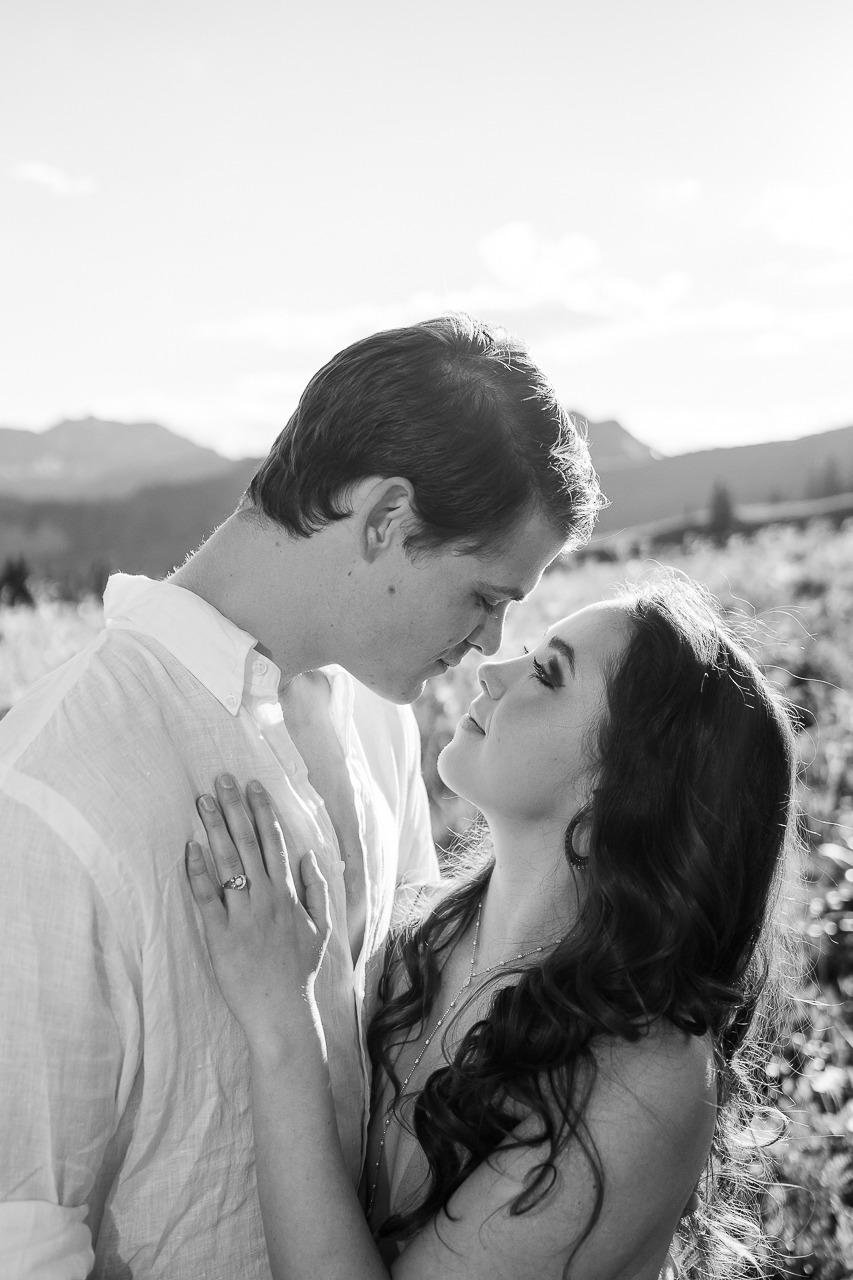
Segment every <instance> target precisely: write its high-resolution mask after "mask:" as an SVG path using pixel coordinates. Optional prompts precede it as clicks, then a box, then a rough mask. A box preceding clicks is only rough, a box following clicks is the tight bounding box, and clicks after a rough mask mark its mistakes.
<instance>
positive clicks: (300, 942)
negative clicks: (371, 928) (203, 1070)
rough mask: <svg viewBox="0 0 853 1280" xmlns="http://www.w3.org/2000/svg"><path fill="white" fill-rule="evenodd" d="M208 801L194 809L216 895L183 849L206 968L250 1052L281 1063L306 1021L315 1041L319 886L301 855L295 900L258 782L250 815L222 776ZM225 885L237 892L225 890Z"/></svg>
mask: <svg viewBox="0 0 853 1280" xmlns="http://www.w3.org/2000/svg"><path fill="white" fill-rule="evenodd" d="M216 794H217V799H218V802H219V803H218V805H217V803H216V800H215V799H214V798H213V797H212V796H201V797H200V798H199V801H198V811H199V814H200V815H201V820H202V822H203V823H204V827H205V830H206V832H207V839H208V843H209V845H210V851H211V853H212V855H213V861H214V864H215V866H216V870H217V873H218V875H219V876H220V878H221V880H222V887H221V888H220V886H219V885H217V884H216V883H215V882H214V881H213V880H212V879H211V877H210V875H209V873H208V870H207V867H206V865H205V861H204V855H203V853H202V850H201V846H200V845H199V844H197V843H196V842H195V841H191V842H190V843H189V844H188V845H187V871H188V873H189V878H190V885H191V886H192V891H193V896H194V897H195V900H196V902H197V903H198V906H199V909H200V911H201V916H202V921H203V923H204V932H205V936H206V938H207V947H208V951H209V952H210V959H211V963H212V964H213V971H214V973H215V974H216V979H217V981H218V983H219V986H220V988H221V990H222V994H223V996H224V997H225V1001H226V1003H227V1004H228V1007H229V1009H230V1010H231V1012H232V1013H233V1014H234V1017H235V1018H236V1019H237V1021H238V1022H239V1023H240V1025H241V1027H242V1028H243V1031H244V1032H245V1034H246V1038H247V1040H248V1041H249V1047H250V1049H251V1050H252V1052H253V1053H254V1054H256V1055H257V1054H261V1055H266V1056H268V1057H269V1056H272V1057H273V1058H275V1057H281V1056H291V1055H293V1054H295V1053H297V1052H298V1051H299V1050H300V1048H302V1047H304V1044H305V1037H306V1032H307V1033H308V1034H311V1030H310V1027H309V1023H310V1024H313V1028H314V1030H315V1031H316V1032H317V1034H319V1035H320V1036H321V1038H322V1029H321V1028H320V1024H319V1018H318V1015H317V1010H316V1006H315V1004H314V996H313V991H314V979H315V977H316V975H317V972H318V971H319V968H320V964H321V962H322V959H323V955H324V953H325V950H326V944H327V942H328V940H329V934H330V933H331V919H330V913H329V891H328V886H327V884H326V881H325V880H324V879H323V876H322V874H321V872H320V869H319V867H318V865H317V860H316V858H315V856H314V852H313V850H309V851H308V853H306V854H305V855H304V857H303V858H302V859H301V861H300V863H299V867H298V874H299V876H300V879H301V885H300V888H301V889H302V890H303V892H302V893H301V894H300V895H297V887H296V884H295V883H294V878H293V874H292V872H291V869H290V862H289V860H288V857H287V850H286V848H285V843H284V836H283V835H282V831H281V827H280V826H279V823H278V819H277V818H276V815H275V811H274V810H273V807H272V804H271V802H270V798H269V796H268V795H267V793H266V791H265V790H264V788H263V787H262V786H261V784H260V783H259V782H250V783H249V785H248V788H247V790H246V796H247V799H248V802H249V808H250V811H251V813H249V812H247V810H246V808H245V806H244V804H243V801H242V800H241V798H240V791H239V789H238V787H237V784H236V782H235V781H234V779H233V778H232V777H231V776H230V775H229V774H223V775H221V776H220V777H219V778H217V780H216ZM259 840H260V844H259V843H258V841H259ZM232 881H233V882H234V883H235V885H236V886H239V885H240V884H241V883H242V884H243V885H244V887H229V882H232ZM300 896H301V897H303V898H304V901H305V904H306V905H305V906H304V907H303V906H302V904H301V903H300V901H299V897H300Z"/></svg>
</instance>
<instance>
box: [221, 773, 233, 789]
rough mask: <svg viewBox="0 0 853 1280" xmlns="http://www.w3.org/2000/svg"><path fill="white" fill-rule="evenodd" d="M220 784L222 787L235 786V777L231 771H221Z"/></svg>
mask: <svg viewBox="0 0 853 1280" xmlns="http://www.w3.org/2000/svg"><path fill="white" fill-rule="evenodd" d="M219 785H220V787H233V786H234V779H233V778H232V776H231V774H230V773H220V775H219Z"/></svg>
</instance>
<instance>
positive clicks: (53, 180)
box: [8, 160, 95, 196]
mask: <svg viewBox="0 0 853 1280" xmlns="http://www.w3.org/2000/svg"><path fill="white" fill-rule="evenodd" d="M8 172H9V177H10V178H13V179H14V180H15V181H16V182H34V183H35V184H36V185H37V186H41V187H49V188H50V190H51V191H54V192H55V193H56V194H57V195H60V196H88V195H91V194H92V192H93V191H94V190H95V180H94V178H72V177H71V176H70V174H67V173H66V172H65V171H64V170H63V169H57V168H55V167H54V166H53V165H50V164H42V162H41V161H40V160H23V161H21V163H20V164H14V165H12V166H11V168H10V169H9V171H8Z"/></svg>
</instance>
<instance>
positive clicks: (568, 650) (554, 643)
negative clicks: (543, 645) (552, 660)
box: [548, 636, 575, 675]
mask: <svg viewBox="0 0 853 1280" xmlns="http://www.w3.org/2000/svg"><path fill="white" fill-rule="evenodd" d="M548 647H549V648H550V649H556V650H557V653H561V654H562V655H563V657H564V658H565V659H566V662H568V664H569V670H570V671H571V673H572V675H574V674H575V651H574V648H573V647H572V645H570V644H569V642H568V640H561V639H560V637H559V636H552V637H551V639H550V640H549V641H548Z"/></svg>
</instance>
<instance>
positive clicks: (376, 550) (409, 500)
mask: <svg viewBox="0 0 853 1280" xmlns="http://www.w3.org/2000/svg"><path fill="white" fill-rule="evenodd" d="M359 489H360V491H361V492H360V494H359V495H358V496H357V497H356V501H355V503H354V508H355V509H354V511H353V515H354V517H355V521H356V533H357V537H358V545H359V550H360V552H361V554H362V556H363V557H364V559H365V560H367V561H368V562H369V563H371V562H372V561H374V560H376V559H377V558H378V557H379V556H381V555H382V554H383V553H384V552H386V551H388V550H390V549H391V548H392V547H394V546H401V545H402V543H403V539H404V538H405V536H406V534H407V532H408V531H409V529H410V528H411V526H412V524H413V522H414V520H415V512H414V497H415V491H414V489H413V487H412V484H411V481H409V480H406V479H404V478H403V477H402V476H383V477H382V478H381V479H379V480H370V481H362V482H361V484H360V485H359Z"/></svg>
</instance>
